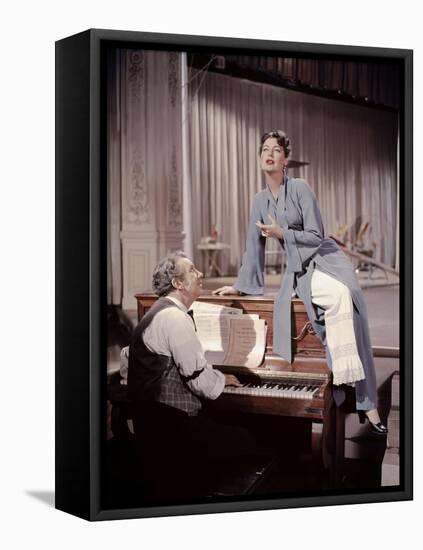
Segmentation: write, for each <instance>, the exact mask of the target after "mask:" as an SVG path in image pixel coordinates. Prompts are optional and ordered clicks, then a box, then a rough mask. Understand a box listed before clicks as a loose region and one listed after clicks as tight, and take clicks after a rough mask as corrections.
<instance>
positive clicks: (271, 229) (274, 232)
mask: <svg viewBox="0 0 423 550" xmlns="http://www.w3.org/2000/svg"><path fill="white" fill-rule="evenodd" d="M268 216H269V219H270V221H271V224H270V225H265V224H264V223H261V222H259V221H256V226H257V227H259V228H260V229H261V234H262V236H263V237H272V238H274V239H283V231H282V228H281V226H280V225H278V224H277V223H276V221H275V220H274V219H273V218H272V216H271V215H270V214H268Z"/></svg>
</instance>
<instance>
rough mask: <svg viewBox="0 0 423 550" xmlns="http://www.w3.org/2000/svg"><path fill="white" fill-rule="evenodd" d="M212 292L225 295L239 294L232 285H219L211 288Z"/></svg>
mask: <svg viewBox="0 0 423 550" xmlns="http://www.w3.org/2000/svg"><path fill="white" fill-rule="evenodd" d="M212 294H215V295H216V294H217V295H219V296H225V295H226V294H237V295H238V294H239V292H238V291H237V289H236V288H234V287H233V286H221V287H220V288H217V289H216V290H213V292H212Z"/></svg>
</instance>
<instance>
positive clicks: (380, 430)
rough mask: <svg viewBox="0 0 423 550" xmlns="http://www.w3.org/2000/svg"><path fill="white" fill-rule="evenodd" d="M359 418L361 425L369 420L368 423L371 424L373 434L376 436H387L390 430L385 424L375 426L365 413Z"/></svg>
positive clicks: (380, 423)
mask: <svg viewBox="0 0 423 550" xmlns="http://www.w3.org/2000/svg"><path fill="white" fill-rule="evenodd" d="M359 418H360V424H364V421H365V420H367V422H368V423H369V424H370V427H371V429H372V433H374V434H376V435H387V433H388V428H387V427H386V426H385V425H384V424H382V422H378V423H377V424H373V422H370V420H369V419H368V417H367V415H366V414H365V413H364V412H363V413H362V412H361V411H360V413H359Z"/></svg>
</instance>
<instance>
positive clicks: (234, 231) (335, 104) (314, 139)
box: [107, 49, 399, 307]
mask: <svg viewBox="0 0 423 550" xmlns="http://www.w3.org/2000/svg"><path fill="white" fill-rule="evenodd" d="M107 67H108V71H107V152H108V156H107V185H108V211H107V214H108V266H107V269H108V303H113V304H120V303H123V305H124V307H125V304H126V307H132V306H129V305H128V304H130V303H131V301H130V300H132V297H133V294H134V292H135V291H137V289H141V286H142V285H144V286H145V285H149V284H150V280H151V272H152V267H154V265H155V262H156V261H157V260H158V259H159V258H160V257H162V256H163V255H164V254H165V253H166V252H167V251H168V250H173V249H175V248H181V246H183V247H184V249H185V250H186V251H187V252H188V253H189V254H192V253H193V254H194V257H195V258H194V259H195V262H196V263H198V264H199V265H201V261H202V258H201V256H200V253H199V251H198V250H197V248H196V246H197V244H198V243H199V242H200V240H201V237H203V236H207V235H210V229H211V226H212V224H215V225H216V226H217V230H218V233H219V240H220V241H222V242H225V243H228V244H230V249H228V250H227V251H224V252H223V253H222V262H223V268H224V269H225V270H226V271H230V272H232V273H234V274H235V273H236V272H237V271H238V269H239V266H240V263H241V258H242V254H243V251H244V247H245V238H246V232H247V227H248V221H249V215H250V208H251V204H252V198H253V196H254V194H255V193H257V192H258V191H259V190H261V189H262V188H263V187H264V177H263V174H262V173H261V170H260V168H259V163H258V146H259V140H260V136H261V135H262V134H263V133H264V132H265V131H268V130H271V129H283V130H285V131H286V132H287V133H288V135H289V137H290V138H291V142H292V145H293V153H292V158H294V159H295V160H299V161H306V162H308V163H309V164H308V165H307V166H304V167H302V168H296V169H290V170H291V174H292V175H294V176H301V177H304V178H305V179H306V180H307V181H308V182H309V183H310V185H311V187H312V188H313V190H314V192H315V193H316V195H317V197H318V199H319V202H320V206H321V210H322V215H323V219H324V223H325V229H326V234H328V235H330V234H335V233H336V230H337V227H338V226H339V225H345V224H347V225H349V226H350V227H351V237H353V236H354V235H355V233H354V231H355V229H356V228H357V226H358V225H359V224H360V223H361V222H370V233H369V234H368V242H367V244H368V245H369V246H370V247H371V245H372V243H373V242H374V243H376V256H375V257H376V258H377V259H378V260H380V261H382V262H384V263H387V264H389V265H392V266H398V255H399V248H398V243H399V234H398V219H397V216H398V210H397V193H398V188H397V187H398V178H397V163H398V158H397V150H398V148H397V139H398V128H397V124H398V123H397V114H396V113H395V112H389V111H383V110H376V109H370V108H366V107H363V106H357V105H353V104H349V103H343V102H341V101H334V100H331V99H325V98H321V97H317V96H313V95H308V94H304V93H301V92H298V91H292V90H288V89H284V88H280V87H276V86H272V85H269V84H262V83H260V84H259V83H254V82H251V81H248V80H244V79H239V78H234V77H229V76H225V75H219V74H217V73H211V72H207V71H197V70H195V69H192V68H191V69H190V70H188V67H187V61H186V55H185V54H184V53H176V52H154V51H148V50H127V49H116V50H114V51H110V52H109V56H108V64H107ZM182 218H184V219H182ZM269 244H270V243H269ZM140 281H142V285H141V283H140ZM145 281H147V283H146V282H145ZM139 285H141V286H139ZM125 297H126V298H125ZM122 298H123V301H122Z"/></svg>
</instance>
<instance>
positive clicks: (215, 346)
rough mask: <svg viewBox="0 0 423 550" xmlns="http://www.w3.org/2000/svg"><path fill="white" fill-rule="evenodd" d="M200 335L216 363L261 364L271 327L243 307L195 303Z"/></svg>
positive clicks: (213, 361) (207, 357) (253, 366)
mask: <svg viewBox="0 0 423 550" xmlns="http://www.w3.org/2000/svg"><path fill="white" fill-rule="evenodd" d="M192 309H193V310H194V318H195V324H196V327H197V335H198V337H199V339H200V342H201V344H202V346H203V349H204V353H205V356H206V359H207V361H208V362H209V363H211V364H212V365H231V366H241V367H242V366H244V367H247V368H255V367H258V366H259V365H260V364H261V363H262V362H263V358H264V354H265V349H266V334H267V327H266V323H265V321H264V320H263V319H260V318H259V316H258V315H254V314H244V313H243V312H242V310H240V309H239V308H233V307H228V306H220V305H216V304H207V303H198V302H194V304H193V307H192Z"/></svg>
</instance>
